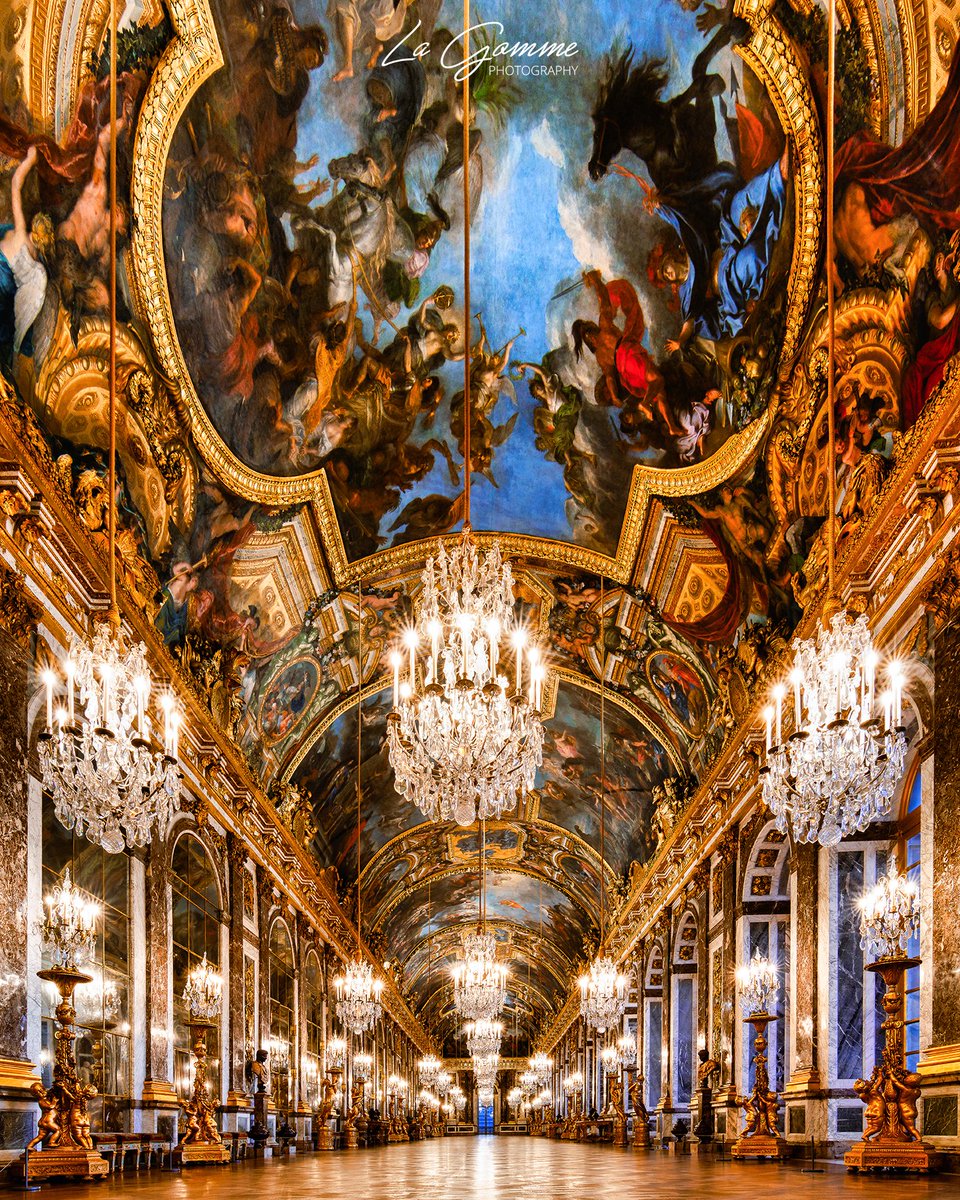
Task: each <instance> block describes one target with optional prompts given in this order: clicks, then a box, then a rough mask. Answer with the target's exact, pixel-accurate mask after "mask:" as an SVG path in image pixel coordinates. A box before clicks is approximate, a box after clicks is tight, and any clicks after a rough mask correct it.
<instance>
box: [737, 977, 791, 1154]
mask: <svg viewBox="0 0 960 1200" xmlns="http://www.w3.org/2000/svg"><path fill="white" fill-rule="evenodd" d="M737 979H738V983H739V984H740V988H741V994H742V1002H743V1008H744V1011H745V1013H746V1016H745V1018H744V1024H747V1025H752V1026H753V1028H754V1032H755V1034H756V1037H755V1041H754V1050H755V1052H756V1053H755V1055H754V1059H753V1063H754V1077H753V1090H752V1091H751V1093H750V1095H749V1096H738V1097H737V1104H739V1105H740V1107H741V1108H742V1109H743V1112H744V1126H743V1129H742V1130H741V1131H740V1136H739V1137H738V1138H737V1140H736V1141H735V1142H734V1144H733V1148H732V1149H731V1151H730V1154H731V1156H732V1157H733V1158H786V1157H787V1155H788V1154H789V1148H788V1146H787V1143H786V1141H785V1140H784V1139H783V1138H782V1137H781V1136H780V1130H779V1128H778V1124H777V1120H778V1116H777V1114H778V1110H779V1108H780V1100H779V1097H778V1096H777V1093H776V1092H774V1091H771V1090H770V1076H769V1074H768V1072H767V1036H766V1031H767V1027H768V1026H769V1025H770V1023H771V1022H772V1021H775V1020H776V1017H775V1016H773V1015H772V1014H771V1013H770V1012H768V1011H767V1009H768V1008H770V1007H771V1006H772V1003H773V1000H774V997H775V996H776V994H777V990H778V983H777V975H776V971H775V970H774V968H773V966H772V965H771V964H770V963H769V962H767V960H766V959H765V958H762V957H761V956H760V955H759V954H755V955H754V957H753V961H752V962H751V963H750V965H749V966H748V967H745V968H741V969H740V970H739V971H738V972H737Z"/></svg>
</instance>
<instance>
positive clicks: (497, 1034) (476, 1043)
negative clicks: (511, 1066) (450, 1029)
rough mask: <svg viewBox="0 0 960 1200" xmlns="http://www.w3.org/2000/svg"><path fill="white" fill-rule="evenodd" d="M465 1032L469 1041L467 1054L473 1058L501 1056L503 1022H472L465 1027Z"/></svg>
mask: <svg viewBox="0 0 960 1200" xmlns="http://www.w3.org/2000/svg"><path fill="white" fill-rule="evenodd" d="M463 1032H464V1034H465V1035H466V1039H467V1053H468V1054H469V1055H470V1056H471V1057H472V1058H487V1057H488V1056H489V1055H498V1056H499V1054H500V1043H501V1040H502V1038H503V1023H502V1022H501V1021H485V1020H480V1021H471V1022H469V1024H467V1025H466V1026H465V1027H464V1031H463Z"/></svg>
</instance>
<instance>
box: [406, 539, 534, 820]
mask: <svg viewBox="0 0 960 1200" xmlns="http://www.w3.org/2000/svg"><path fill="white" fill-rule="evenodd" d="M513 606H514V598H513V574H512V572H511V569H510V564H509V562H504V561H503V558H502V557H501V554H500V547H499V544H498V543H497V542H493V543H492V544H491V546H490V548H489V549H488V550H487V551H486V552H483V551H482V550H480V548H479V547H478V545H477V543H476V542H475V540H474V538H473V536H472V534H471V533H470V530H469V529H465V530H464V532H463V535H462V536H461V538H460V540H459V541H458V542H457V544H456V546H455V547H454V549H453V551H452V552H451V553H450V554H448V553H447V550H446V547H445V546H441V548H440V552H439V554H438V555H437V556H436V558H429V559H428V560H427V565H426V568H425V569H424V573H423V586H422V589H421V592H420V597H419V601H418V606H417V614H416V622H415V625H414V627H413V628H411V629H409V630H408V631H407V633H406V634H405V636H404V642H403V653H401V652H400V651H399V650H397V651H394V653H393V655H392V656H391V663H392V666H393V711H392V712H391V714H390V722H389V727H388V730H387V743H388V747H389V754H390V765H391V766H392V767H393V770H394V774H395V776H396V786H397V791H398V792H399V793H400V795H401V796H403V797H405V799H407V800H408V801H409V802H410V803H411V804H413V805H415V806H416V807H417V808H419V809H420V810H421V812H423V813H424V814H425V815H426V816H427V817H428V818H430V819H431V820H434V821H456V822H457V823H458V824H460V825H471V824H472V823H473V822H474V821H475V820H481V819H486V818H488V817H499V816H500V815H501V814H502V813H504V812H506V811H508V810H511V809H514V808H516V805H517V800H518V799H519V797H520V796H521V795H522V794H523V793H524V792H526V791H528V790H529V789H530V788H532V787H533V784H534V780H535V777H536V773H537V769H538V768H539V766H540V764H541V762H542V760H543V725H542V723H541V720H540V705H541V702H542V692H543V682H544V679H545V677H546V672H545V668H544V665H543V663H542V661H541V655H540V650H539V647H537V646H535V645H533V644H531V642H530V640H529V638H528V637H527V635H526V633H525V631H524V630H523V629H520V628H515V622H514V615H513ZM511 630H512V632H511ZM507 643H509V645H510V646H511V647H512V649H513V655H514V662H513V670H512V671H511V670H510V664H509V663H508V662H507V661H506V649H507Z"/></svg>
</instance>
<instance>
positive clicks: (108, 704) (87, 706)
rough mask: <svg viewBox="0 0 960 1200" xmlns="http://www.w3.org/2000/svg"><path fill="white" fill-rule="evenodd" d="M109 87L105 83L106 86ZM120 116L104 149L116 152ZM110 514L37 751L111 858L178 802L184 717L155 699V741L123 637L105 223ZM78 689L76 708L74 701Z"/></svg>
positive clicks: (75, 814)
mask: <svg viewBox="0 0 960 1200" xmlns="http://www.w3.org/2000/svg"><path fill="white" fill-rule="evenodd" d="M114 90H115V89H114V88H113V85H111V92H113V91H114ZM116 139H117V130H116V122H115V121H112V122H111V127H110V149H111V155H112V156H115V154H116V146H117V141H116ZM110 179H111V184H110V190H111V200H110V204H109V209H110V212H111V213H113V212H115V211H116V207H117V206H116V194H115V193H116V171H111V172H110ZM107 247H108V263H109V272H108V282H109V289H108V293H109V307H108V318H109V322H108V353H107V398H108V425H109V451H108V456H107V480H106V495H107V505H106V518H107V562H108V564H109V581H110V608H109V613H108V616H107V620H106V621H105V622H102V623H101V624H100V625H99V627H98V628H97V630H96V633H95V634H94V637H93V642H92V644H91V645H87V643H86V642H85V641H84V640H82V639H80V638H78V637H76V636H75V637H74V638H73V639H72V644H71V648H70V654H69V657H68V659H67V662H66V663H65V672H64V673H65V676H66V679H65V691H64V694H63V696H62V697H61V696H59V695H58V696H57V697H56V699H57V705H56V709H55V708H54V699H55V692H59V691H60V687H59V685H58V683H57V679H56V675H55V674H54V672H53V671H49V672H45V677H44V683H45V686H46V700H47V712H46V716H47V722H46V728H45V729H44V730H43V732H42V733H41V736H40V742H39V746H38V753H39V758H40V767H41V773H42V778H43V786H44V787H45V788H46V789H47V791H48V792H49V793H50V794H51V796H52V797H53V804H54V812H55V813H56V816H57V819H58V820H59V821H60V823H61V824H62V825H63V826H64V828H66V829H68V830H76V832H77V833H79V834H81V835H83V834H85V835H86V837H87V838H89V840H90V841H92V842H96V843H98V844H99V845H101V846H102V847H103V849H104V850H105V851H106V852H107V853H108V854H119V853H120V852H121V851H122V850H123V848H124V844H126V845H128V846H145V845H147V843H148V842H149V840H150V837H151V835H152V832H153V829H154V827H157V828H159V829H160V830H161V831H163V830H164V829H165V827H166V825H167V823H168V822H169V820H170V817H171V816H172V815H173V813H175V812H176V811H177V809H178V808H179V806H180V773H179V770H178V767H177V738H178V732H179V723H180V718H179V714H178V713H177V712H176V711H175V709H174V705H173V700H172V697H171V696H169V695H164V696H162V697H161V705H160V707H161V708H162V709H163V724H164V730H163V736H164V742H163V746H162V748H161V747H160V746H159V745H157V744H156V742H155V740H154V728H153V723H152V721H151V716H150V712H149V699H150V691H151V684H150V671H149V667H148V665H147V657H146V649H145V647H144V646H143V644H142V643H140V642H135V643H132V644H128V642H127V640H126V639H125V638H124V635H123V632H122V629H121V622H120V610H119V607H118V604H117V223H116V221H114V220H111V221H110V222H109V229H108V231H107ZM78 693H79V704H78Z"/></svg>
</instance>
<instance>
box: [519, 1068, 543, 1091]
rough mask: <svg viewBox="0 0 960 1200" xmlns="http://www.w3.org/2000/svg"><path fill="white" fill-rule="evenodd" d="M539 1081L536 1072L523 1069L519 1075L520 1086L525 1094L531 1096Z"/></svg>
mask: <svg viewBox="0 0 960 1200" xmlns="http://www.w3.org/2000/svg"><path fill="white" fill-rule="evenodd" d="M539 1083H540V1081H539V1080H538V1079H537V1076H536V1072H534V1071H524V1072H523V1074H522V1075H521V1076H520V1086H521V1088H522V1089H523V1091H524V1094H525V1095H527V1096H532V1095H533V1094H534V1092H535V1091H536V1090H537V1088H538V1086H539Z"/></svg>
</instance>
